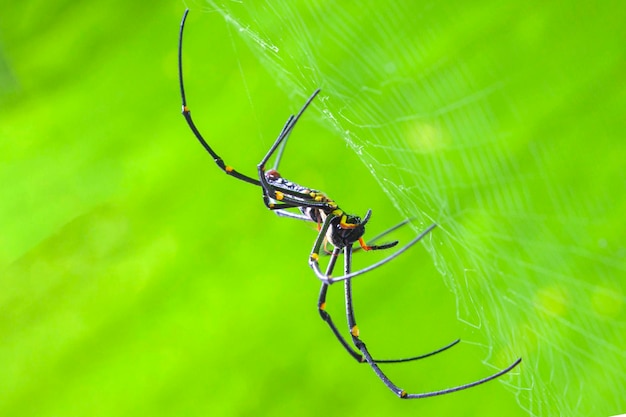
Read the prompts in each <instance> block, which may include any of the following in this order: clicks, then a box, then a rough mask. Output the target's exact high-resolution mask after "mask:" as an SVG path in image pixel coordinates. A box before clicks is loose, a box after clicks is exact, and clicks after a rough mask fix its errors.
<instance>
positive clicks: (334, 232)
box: [327, 211, 371, 248]
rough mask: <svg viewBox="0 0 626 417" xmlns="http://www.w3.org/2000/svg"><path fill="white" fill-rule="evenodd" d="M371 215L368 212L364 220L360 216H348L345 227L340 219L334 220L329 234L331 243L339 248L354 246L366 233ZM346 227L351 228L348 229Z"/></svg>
mask: <svg viewBox="0 0 626 417" xmlns="http://www.w3.org/2000/svg"><path fill="white" fill-rule="evenodd" d="M370 214H371V213H370V211H368V212H367V214H366V215H365V218H364V219H363V220H361V218H360V217H359V216H353V215H351V214H346V215H345V216H346V219H345V221H344V224H343V225H342V224H341V218H340V217H337V218H335V219H333V220H332V221H331V224H330V228H329V229H328V234H327V237H328V240H329V242H330V243H331V244H332V245H333V246H335V247H338V248H343V247H346V246H348V245H352V244H353V243H354V242H356V241H357V240H359V238H360V237H361V236H363V234H364V233H365V224H366V223H367V221H368V220H369V218H370ZM346 225H350V226H351V227H346Z"/></svg>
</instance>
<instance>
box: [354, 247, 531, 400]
mask: <svg viewBox="0 0 626 417" xmlns="http://www.w3.org/2000/svg"><path fill="white" fill-rule="evenodd" d="M344 257H345V258H344V273H345V276H349V275H350V273H351V267H352V247H351V246H346V247H345V248H344ZM344 285H345V287H346V314H347V316H348V327H349V328H350V334H351V335H352V342H353V343H354V345H355V346H356V347H357V349H359V351H360V352H361V353H362V354H363V357H364V358H365V361H366V362H367V363H368V364H369V365H370V366H371V368H372V370H373V371H374V373H376V376H378V378H379V379H380V380H381V381H382V382H383V383H384V384H385V385H386V386H387V388H389V389H390V390H391V391H393V393H394V394H396V395H397V396H398V397H400V398H405V399H416V398H427V397H434V396H437V395H444V394H449V393H452V392H456V391H461V390H464V389H468V388H472V387H475V386H477V385H480V384H484V383H485V382H489V381H491V380H493V379H496V378H498V377H500V376H502V375H504V374H506V373H507V372H509V371H511V370H512V369H513V368H515V367H516V366H517V365H519V363H520V362H521V361H522V359H521V358H519V359H517V360H516V361H515V362H513V363H512V364H511V365H509V366H508V367H506V368H504V369H502V370H501V371H499V372H496V373H495V374H493V375H490V376H488V377H486V378H483V379H479V380H478V381H474V382H470V383H469V384H464V385H459V386H457V387H452V388H446V389H442V390H439V391H432V392H424V393H416V394H409V393H407V392H406V391H405V390H403V389H402V388H400V387H398V386H397V385H396V384H394V383H393V382H392V381H391V380H390V379H389V378H388V377H387V375H385V373H384V372H383V371H382V370H381V369H380V367H379V366H378V364H377V362H382V361H376V360H375V359H374V358H372V355H371V354H370V353H369V350H368V349H367V346H366V345H365V343H364V342H363V341H362V340H361V339H360V337H359V328H358V326H357V324H356V319H355V317H354V306H353V303H352V287H351V285H352V283H351V280H350V279H346V280H345V283H344ZM457 342H458V341H455V342H453V343H452V345H454V344H456V343H457Z"/></svg>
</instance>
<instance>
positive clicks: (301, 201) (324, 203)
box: [178, 9, 522, 399]
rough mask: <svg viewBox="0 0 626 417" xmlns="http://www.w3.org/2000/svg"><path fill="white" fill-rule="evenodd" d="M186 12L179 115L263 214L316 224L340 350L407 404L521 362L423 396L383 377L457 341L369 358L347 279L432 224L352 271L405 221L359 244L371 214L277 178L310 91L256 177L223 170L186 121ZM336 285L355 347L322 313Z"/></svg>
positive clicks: (315, 258)
mask: <svg viewBox="0 0 626 417" xmlns="http://www.w3.org/2000/svg"><path fill="white" fill-rule="evenodd" d="M188 13H189V10H188V9H187V10H185V13H184V14H183V18H182V21H181V24H180V33H179V39H178V73H179V82H180V94H181V99H182V114H183V116H184V117H185V120H186V121H187V124H188V125H189V128H190V129H191V131H192V132H193V134H194V135H195V136H196V138H197V139H198V141H200V144H202V146H203V147H204V149H205V150H206V151H207V152H208V153H209V154H210V155H211V157H212V158H213V160H214V161H215V163H216V164H217V166H218V167H219V168H220V169H221V170H222V171H224V172H225V173H226V174H228V175H230V176H232V177H235V178H237V179H239V180H241V181H244V182H247V183H249V184H252V185H254V186H257V187H261V191H262V193H263V202H264V203H265V206H266V207H267V208H268V209H270V210H272V211H274V213H276V214H277V215H279V216H284V217H290V218H295V219H300V220H305V221H308V222H314V223H316V224H317V229H318V234H317V238H316V239H315V243H314V245H313V250H312V251H311V253H310V255H309V265H310V267H311V268H312V269H313V271H314V272H315V275H316V276H317V278H319V280H320V281H321V283H322V286H321V289H320V293H319V297H318V302H317V306H318V311H319V314H320V316H321V317H322V319H323V320H324V321H325V322H326V323H327V324H328V326H329V327H330V329H331V330H332V332H333V334H334V335H335V337H336V338H337V339H338V340H339V342H340V343H341V345H342V346H343V347H344V349H345V350H346V351H347V352H348V353H349V354H350V355H351V356H352V357H353V358H354V359H356V360H357V361H358V362H361V363H363V362H366V363H368V364H369V366H371V367H372V369H373V370H374V372H375V373H376V375H377V376H378V378H380V380H381V381H382V382H383V383H384V384H385V385H386V386H387V388H389V389H390V390H391V391H393V392H394V393H395V394H396V395H397V396H398V397H400V398H406V399H414V398H426V397H433V396H436V395H442V394H449V393H451V392H455V391H460V390H464V389H467V388H471V387H475V386H477V385H480V384H484V383H485V382H488V381H491V380H493V379H496V378H498V377H500V376H502V375H504V374H506V373H507V372H509V371H511V370H512V369H513V368H515V367H516V366H517V365H518V364H519V363H520V362H521V360H522V359H521V358H519V359H517V360H516V361H515V362H513V363H512V364H511V365H509V366H508V367H506V368H504V369H502V370H501V371H499V372H497V373H495V374H493V375H490V376H488V377H486V378H483V379H480V380H478V381H474V382H471V383H468V384H464V385H459V386H456V387H452V388H446V389H443V390H439V391H431V392H424V393H407V392H406V391H405V390H403V389H402V388H399V387H398V386H397V385H396V384H395V383H393V382H392V381H391V380H390V379H389V378H388V377H387V376H386V375H385V373H384V372H383V371H382V370H381V368H380V367H379V366H378V364H381V363H400V362H409V361H414V360H418V359H423V358H426V357H429V356H432V355H435V354H437V353H440V352H443V351H444V350H447V349H449V348H451V347H452V346H454V345H456V344H457V343H459V342H460V339H457V340H455V341H453V342H452V343H450V344H448V345H446V346H444V347H442V348H440V349H437V350H435V351H433V352H430V353H426V354H423V355H420V356H414V357H410V358H402V359H374V358H373V357H372V355H371V354H370V352H369V350H368V348H367V347H366V346H365V343H364V342H363V341H362V340H361V338H360V336H359V328H358V326H357V323H356V319H355V315H354V308H353V305H352V280H351V279H352V278H354V277H356V276H358V275H361V274H364V273H366V272H369V271H371V270H373V269H375V268H377V267H379V266H381V265H384V264H386V263H387V262H389V261H391V260H393V259H394V258H396V257H398V256H399V255H400V254H402V253H403V252H404V251H406V250H407V249H409V248H410V247H411V246H413V245H415V244H416V243H417V242H419V241H420V240H421V239H422V238H423V237H424V236H426V235H427V234H428V233H429V232H430V231H431V230H433V229H434V228H435V227H436V224H432V225H430V226H429V227H427V228H426V230H424V231H423V232H422V233H421V234H419V235H418V236H417V237H415V238H414V239H412V240H411V241H410V242H408V243H407V244H406V245H405V246H403V247H402V248H400V249H398V250H396V251H395V252H394V253H393V254H391V255H389V256H387V257H386V258H384V259H383V260H381V261H379V262H376V263H374V264H372V265H370V266H368V267H366V268H363V269H360V270H358V271H352V253H353V252H354V251H355V250H359V249H362V250H364V251H372V250H384V249H390V248H392V247H394V246H396V245H397V244H398V241H393V242H390V243H385V244H381V245H374V244H373V243H374V242H375V241H377V240H378V239H380V238H382V237H384V236H385V235H387V234H389V233H391V232H392V231H394V230H396V229H398V228H399V227H401V226H403V225H405V224H406V223H407V221H404V222H402V223H400V224H397V225H395V226H393V227H391V228H390V229H388V230H386V231H384V232H383V233H381V234H380V235H378V236H376V237H375V238H373V239H372V240H371V241H370V242H369V243H366V242H365V240H364V239H363V235H364V233H365V225H366V224H367V222H368V221H369V219H370V216H371V214H372V212H371V210H368V211H367V213H366V214H365V216H364V217H363V218H361V217H359V216H355V215H352V214H348V213H347V212H345V211H344V210H342V209H341V208H340V207H339V206H338V205H337V203H336V202H335V201H334V200H332V199H330V198H329V197H328V196H327V195H326V194H324V193H323V192H321V191H319V190H315V189H313V188H309V187H304V186H302V185H299V184H296V183H295V182H292V181H289V180H287V179H286V178H284V177H283V176H281V175H280V173H279V172H278V164H279V163H280V160H281V158H282V153H283V150H284V147H285V144H286V143H287V139H288V138H289V135H290V134H291V132H292V130H293V129H294V127H295V126H296V123H297V122H298V120H299V119H300V117H301V116H302V114H303V113H304V111H305V110H306V109H307V107H308V106H309V105H310V104H311V102H312V101H313V99H314V98H315V97H316V96H317V95H318V93H319V92H320V90H319V89H317V90H315V91H314V92H313V94H311V96H310V97H309V98H308V100H307V101H306V102H305V103H304V106H302V108H301V109H300V111H299V112H298V113H297V114H296V115H295V116H293V115H291V116H289V118H288V119H287V123H285V125H284V126H283V128H282V130H281V131H280V133H279V135H278V138H277V139H276V141H275V142H274V144H273V145H272V147H271V148H270V149H269V151H268V152H267V154H266V155H265V156H264V157H263V159H262V160H261V162H260V163H259V164H258V165H257V173H258V177H257V178H253V177H250V176H248V175H245V174H242V173H240V172H239V171H237V170H235V169H234V168H232V167H231V166H229V165H226V163H225V162H224V161H223V160H222V158H221V157H220V156H219V155H218V154H217V153H216V152H215V151H214V150H213V148H211V146H209V144H208V143H207V142H206V140H204V138H203V136H202V134H201V133H200V131H199V130H198V128H197V127H196V125H195V123H194V122H193V119H192V118H191V112H190V111H189V108H188V107H187V99H186V95H185V87H184V83H183V62H182V48H183V31H184V28H185V21H186V19H187V14H188ZM275 154H276V156H275V162H274V166H273V167H272V168H271V169H266V164H267V163H268V161H269V160H270V159H271V158H272V157H273V156H274V155H275ZM289 209H298V210H299V213H298V212H293V211H289ZM327 242H328V243H330V244H331V245H332V246H333V250H332V252H331V253H330V259H329V262H328V265H327V267H326V271H322V270H321V268H320V264H319V256H320V252H321V251H322V249H323V247H324V246H325V244H326V243H327ZM356 243H358V245H359V246H356V247H354V244H356ZM342 251H343V256H344V270H343V274H342V275H340V276H333V275H332V273H333V271H334V269H335V264H336V262H337V258H338V257H339V255H340V253H341V252H342ZM338 281H343V284H344V287H345V302H346V311H347V321H348V328H349V333H350V338H351V340H352V343H353V344H354V347H353V346H352V345H350V343H348V340H347V339H346V338H345V337H344V336H343V334H342V333H341V332H340V331H339V329H338V328H337V326H336V325H335V323H334V322H333V320H332V318H331V316H330V314H329V313H328V312H327V311H326V293H327V291H328V287H329V286H330V285H331V284H333V283H335V282H338Z"/></svg>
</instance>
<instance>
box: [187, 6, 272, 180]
mask: <svg viewBox="0 0 626 417" xmlns="http://www.w3.org/2000/svg"><path fill="white" fill-rule="evenodd" d="M188 13H189V9H187V10H185V13H184V14H183V19H182V20H181V22H180V34H179V37H178V80H179V83H180V97H181V99H182V102H183V111H182V113H183V116H184V117H185V120H186V121H187V124H188V125H189V128H190V129H191V131H192V132H193V134H194V135H195V136H196V138H197V139H198V141H200V144H202V146H203V147H204V149H206V151H207V152H208V153H209V154H210V155H211V157H212V158H213V161H215V163H216V164H217V166H218V167H220V169H221V170H222V171H224V172H225V173H226V174H228V175H230V176H233V177H235V178H237V179H240V180H242V181H245V182H248V183H250V184H253V185H259V186H260V185H261V182H260V181H259V180H257V179H255V178H252V177H249V176H247V175H244V174H242V173H240V172H238V171H237V170H235V169H234V168H233V167H231V166H229V165H226V163H224V160H222V158H221V157H220V156H219V155H218V154H217V153H215V151H214V150H213V148H211V147H210V146H209V144H208V143H207V142H206V140H204V138H203V137H202V134H201V133H200V131H199V130H198V128H197V127H196V124H195V123H194V122H193V119H192V118H191V111H190V110H189V107H187V98H186V95H185V84H184V82H183V31H184V29H185V21H186V20H187V14H188Z"/></svg>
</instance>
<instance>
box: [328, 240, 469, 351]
mask: <svg viewBox="0 0 626 417" xmlns="http://www.w3.org/2000/svg"><path fill="white" fill-rule="evenodd" d="M340 252H341V248H335V249H334V250H333V252H332V254H331V255H332V256H331V258H330V260H329V262H328V266H327V267H326V275H331V274H332V273H333V269H334V268H335V263H336V262H337V257H338V256H339V253H340ZM349 284H350V280H346V281H345V285H346V300H347V299H348V298H349V299H350V303H352V295H351V289H350V288H349ZM328 287H329V284H324V283H323V284H322V287H321V288H320V295H319V298H318V300H317V309H318V311H319V313H320V316H321V317H322V320H324V321H325V322H326V323H327V324H328V326H329V327H330V329H331V330H332V332H333V334H334V335H335V337H336V338H337V340H339V342H340V343H341V345H342V346H343V347H344V349H345V350H346V351H347V352H348V353H349V354H350V356H352V357H353V358H354V359H356V361H357V362H360V363H363V362H365V358H364V357H363V355H361V354H360V353H359V352H357V351H356V350H354V348H353V347H352V346H350V344H349V343H348V341H347V340H346V339H345V338H344V337H343V335H342V334H341V332H340V331H339V329H337V326H336V325H335V323H334V322H333V319H332V317H331V316H330V314H329V313H328V312H327V311H326V293H327V291H328ZM352 316H353V318H354V314H353V315H352ZM459 342H460V340H459V339H457V340H455V341H454V342H452V343H450V344H448V345H446V346H444V347H442V348H440V349H437V350H435V351H434V352H429V353H426V354H424V355H419V356H414V357H411V358H402V359H372V360H373V361H374V362H376V363H400V362H409V361H415V360H418V359H423V358H427V357H429V356H432V355H435V354H437V353H439V352H443V351H444V350H446V349H449V348H451V347H452V346H454V345H456V344H457V343H459Z"/></svg>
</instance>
